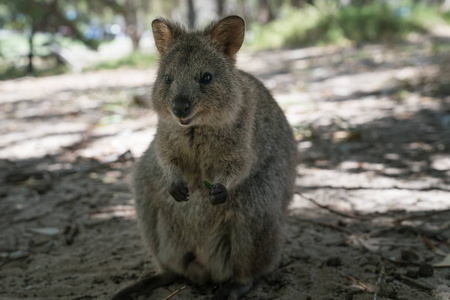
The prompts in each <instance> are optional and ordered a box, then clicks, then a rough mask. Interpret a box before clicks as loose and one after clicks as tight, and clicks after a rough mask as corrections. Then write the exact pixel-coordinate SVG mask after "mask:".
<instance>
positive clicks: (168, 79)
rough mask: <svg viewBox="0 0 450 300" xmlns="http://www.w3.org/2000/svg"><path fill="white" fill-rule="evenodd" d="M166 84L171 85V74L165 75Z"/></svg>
mask: <svg viewBox="0 0 450 300" xmlns="http://www.w3.org/2000/svg"><path fill="white" fill-rule="evenodd" d="M164 83H165V84H171V83H172V79H171V78H170V76H169V74H166V75H164Z"/></svg>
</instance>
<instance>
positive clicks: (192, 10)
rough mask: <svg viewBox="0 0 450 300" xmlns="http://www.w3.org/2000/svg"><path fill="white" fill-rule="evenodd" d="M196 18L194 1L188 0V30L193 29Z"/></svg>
mask: <svg viewBox="0 0 450 300" xmlns="http://www.w3.org/2000/svg"><path fill="white" fill-rule="evenodd" d="M196 18H197V15H196V12H195V6H194V0H188V22H189V28H190V29H193V28H195V21H196Z"/></svg>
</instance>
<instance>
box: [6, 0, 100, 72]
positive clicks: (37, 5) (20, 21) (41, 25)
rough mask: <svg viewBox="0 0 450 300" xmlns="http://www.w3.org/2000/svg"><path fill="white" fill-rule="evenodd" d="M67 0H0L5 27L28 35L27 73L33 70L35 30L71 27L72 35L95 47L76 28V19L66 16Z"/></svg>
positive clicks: (93, 43)
mask: <svg viewBox="0 0 450 300" xmlns="http://www.w3.org/2000/svg"><path fill="white" fill-rule="evenodd" d="M66 4H67V1H61V0H60V1H57V0H14V1H10V0H0V5H1V6H2V7H3V8H4V9H5V11H6V12H7V14H6V15H5V16H4V22H5V27H9V28H12V29H16V30H20V31H22V32H24V33H26V34H27V35H28V45H29V54H28V58H29V59H28V67H27V71H28V73H31V72H33V69H34V67H33V56H34V47H33V41H34V36H35V34H36V33H37V32H48V33H52V34H54V33H56V32H57V31H58V28H59V27H60V26H67V27H69V28H70V29H71V32H72V37H73V38H75V39H77V40H80V41H82V42H83V43H84V44H86V45H87V46H88V47H90V48H94V49H96V48H97V46H98V42H96V41H94V40H89V39H87V38H85V37H84V35H83V33H82V32H81V31H80V29H79V28H78V24H77V23H78V20H69V19H68V18H67V17H66V13H65V9H64V5H66Z"/></svg>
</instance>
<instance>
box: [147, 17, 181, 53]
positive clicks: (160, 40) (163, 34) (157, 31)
mask: <svg viewBox="0 0 450 300" xmlns="http://www.w3.org/2000/svg"><path fill="white" fill-rule="evenodd" d="M152 31H153V37H154V39H155V45H156V48H157V49H158V52H159V54H161V55H163V54H164V53H165V52H166V51H167V49H168V48H169V47H170V45H171V44H172V42H173V40H174V39H175V38H176V37H177V36H179V35H180V34H182V32H183V29H182V28H180V27H179V26H178V25H176V24H173V23H171V22H168V21H166V20H164V19H155V20H153V22H152Z"/></svg>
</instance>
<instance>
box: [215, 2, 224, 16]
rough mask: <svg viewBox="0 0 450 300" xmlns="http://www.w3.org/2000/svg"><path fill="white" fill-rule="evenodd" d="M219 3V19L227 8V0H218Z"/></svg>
mask: <svg viewBox="0 0 450 300" xmlns="http://www.w3.org/2000/svg"><path fill="white" fill-rule="evenodd" d="M216 3H217V14H218V15H219V17H221V16H223V13H224V8H225V0H216Z"/></svg>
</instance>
